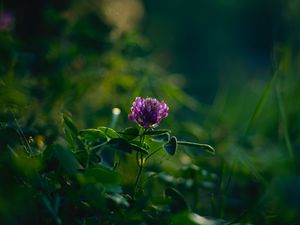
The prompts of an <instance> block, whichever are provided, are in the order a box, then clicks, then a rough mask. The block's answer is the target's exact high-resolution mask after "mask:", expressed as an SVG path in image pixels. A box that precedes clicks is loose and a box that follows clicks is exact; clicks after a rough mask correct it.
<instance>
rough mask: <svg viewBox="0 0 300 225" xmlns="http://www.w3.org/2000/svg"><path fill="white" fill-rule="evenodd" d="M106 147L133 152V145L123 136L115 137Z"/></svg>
mask: <svg viewBox="0 0 300 225" xmlns="http://www.w3.org/2000/svg"><path fill="white" fill-rule="evenodd" d="M104 147H105V148H110V149H112V150H116V151H120V152H125V153H131V152H132V147H131V145H130V144H129V143H128V142H127V141H126V140H125V139H123V138H113V139H111V140H109V142H108V143H107V144H106V145H105V146H104Z"/></svg>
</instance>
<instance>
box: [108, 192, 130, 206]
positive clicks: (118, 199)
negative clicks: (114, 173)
mask: <svg viewBox="0 0 300 225" xmlns="http://www.w3.org/2000/svg"><path fill="white" fill-rule="evenodd" d="M106 197H107V198H108V199H110V200H112V201H113V202H114V203H116V204H117V205H119V206H123V207H129V203H128V201H127V199H126V198H124V197H123V196H122V195H120V194H118V193H111V194H106Z"/></svg>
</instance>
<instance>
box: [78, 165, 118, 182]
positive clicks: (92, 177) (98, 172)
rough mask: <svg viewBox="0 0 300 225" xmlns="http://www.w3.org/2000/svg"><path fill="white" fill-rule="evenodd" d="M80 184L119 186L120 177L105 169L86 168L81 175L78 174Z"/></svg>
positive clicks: (114, 172)
mask: <svg viewBox="0 0 300 225" xmlns="http://www.w3.org/2000/svg"><path fill="white" fill-rule="evenodd" d="M78 179H79V181H80V182H81V183H85V184H86V183H102V184H120V182H121V176H120V174H118V173H117V172H116V171H113V170H110V169H108V168H105V167H102V166H101V167H100V166H99V167H94V168H88V169H86V170H85V172H84V173H83V174H78Z"/></svg>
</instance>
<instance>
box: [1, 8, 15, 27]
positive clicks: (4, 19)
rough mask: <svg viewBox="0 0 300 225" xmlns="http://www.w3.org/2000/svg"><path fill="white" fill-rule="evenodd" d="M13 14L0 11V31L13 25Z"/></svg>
mask: <svg viewBox="0 0 300 225" xmlns="http://www.w3.org/2000/svg"><path fill="white" fill-rule="evenodd" d="M14 20H15V18H14V16H13V15H12V14H11V13H10V12H1V13H0V31H8V30H10V29H11V28H12V27H13V24H14Z"/></svg>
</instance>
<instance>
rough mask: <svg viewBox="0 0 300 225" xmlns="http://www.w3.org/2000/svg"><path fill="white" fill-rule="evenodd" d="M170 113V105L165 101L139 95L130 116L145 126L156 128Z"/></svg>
mask: <svg viewBox="0 0 300 225" xmlns="http://www.w3.org/2000/svg"><path fill="white" fill-rule="evenodd" d="M168 113H169V107H168V106H167V104H166V103H165V102H164V101H161V102H160V101H158V100H157V99H155V98H141V97H137V98H136V99H135V100H134V102H133V104H132V107H131V113H130V114H129V115H128V118H129V119H131V120H132V121H134V122H136V123H138V124H140V125H141V126H142V127H144V128H154V127H156V126H158V124H159V123H160V121H161V120H162V119H164V118H166V117H167V116H168Z"/></svg>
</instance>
